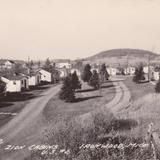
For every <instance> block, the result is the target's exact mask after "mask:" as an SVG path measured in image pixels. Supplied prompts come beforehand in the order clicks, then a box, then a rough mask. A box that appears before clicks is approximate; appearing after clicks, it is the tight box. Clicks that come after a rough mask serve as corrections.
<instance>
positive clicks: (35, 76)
mask: <svg viewBox="0 0 160 160" xmlns="http://www.w3.org/2000/svg"><path fill="white" fill-rule="evenodd" d="M28 83H29V86H30V87H33V86H37V85H39V84H40V83H41V73H40V72H34V73H30V74H29V75H28Z"/></svg>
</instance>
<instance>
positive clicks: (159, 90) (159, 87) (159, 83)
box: [155, 79, 160, 93]
mask: <svg viewBox="0 0 160 160" xmlns="http://www.w3.org/2000/svg"><path fill="white" fill-rule="evenodd" d="M155 91H156V93H160V79H159V81H158V83H157V84H156V87H155Z"/></svg>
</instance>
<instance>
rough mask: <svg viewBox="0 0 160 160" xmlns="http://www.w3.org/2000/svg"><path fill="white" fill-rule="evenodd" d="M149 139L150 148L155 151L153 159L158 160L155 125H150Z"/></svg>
mask: <svg viewBox="0 0 160 160" xmlns="http://www.w3.org/2000/svg"><path fill="white" fill-rule="evenodd" d="M147 139H148V142H149V144H150V147H151V149H152V151H153V159H154V160H157V156H156V147H155V140H154V136H153V123H150V124H149V127H148V131H147Z"/></svg>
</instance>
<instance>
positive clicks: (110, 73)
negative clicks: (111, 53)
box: [107, 67, 117, 76]
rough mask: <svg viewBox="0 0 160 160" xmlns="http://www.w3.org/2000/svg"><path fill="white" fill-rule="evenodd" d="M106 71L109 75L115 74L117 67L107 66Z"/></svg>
mask: <svg viewBox="0 0 160 160" xmlns="http://www.w3.org/2000/svg"><path fill="white" fill-rule="evenodd" d="M107 72H108V74H109V75H110V76H115V75H116V74H117V68H113V67H107Z"/></svg>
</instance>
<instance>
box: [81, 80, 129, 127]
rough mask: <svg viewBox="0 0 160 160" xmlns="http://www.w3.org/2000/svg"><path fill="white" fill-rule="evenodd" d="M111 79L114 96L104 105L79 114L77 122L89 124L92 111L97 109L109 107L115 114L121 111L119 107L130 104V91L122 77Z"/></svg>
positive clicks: (122, 107)
mask: <svg viewBox="0 0 160 160" xmlns="http://www.w3.org/2000/svg"><path fill="white" fill-rule="evenodd" d="M111 80H112V82H113V85H114V87H115V89H116V94H115V97H114V98H113V99H112V100H111V101H110V102H109V103H107V104H106V105H105V106H100V107H99V108H97V109H95V110H93V112H89V113H85V114H83V115H81V116H80V117H79V122H81V123H82V124H85V125H86V124H87V123H88V124H89V122H90V120H91V116H92V114H93V113H95V112H98V111H99V110H103V111H104V112H105V109H110V111H112V112H113V113H114V115H115V116H116V115H118V113H119V112H120V111H121V109H124V108H125V107H127V106H128V105H129V104H130V99H131V93H130V91H129V89H128V88H127V87H126V85H125V84H124V83H123V80H124V79H120V78H112V79H111ZM107 111H108V110H107ZM89 125H90V124H89Z"/></svg>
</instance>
